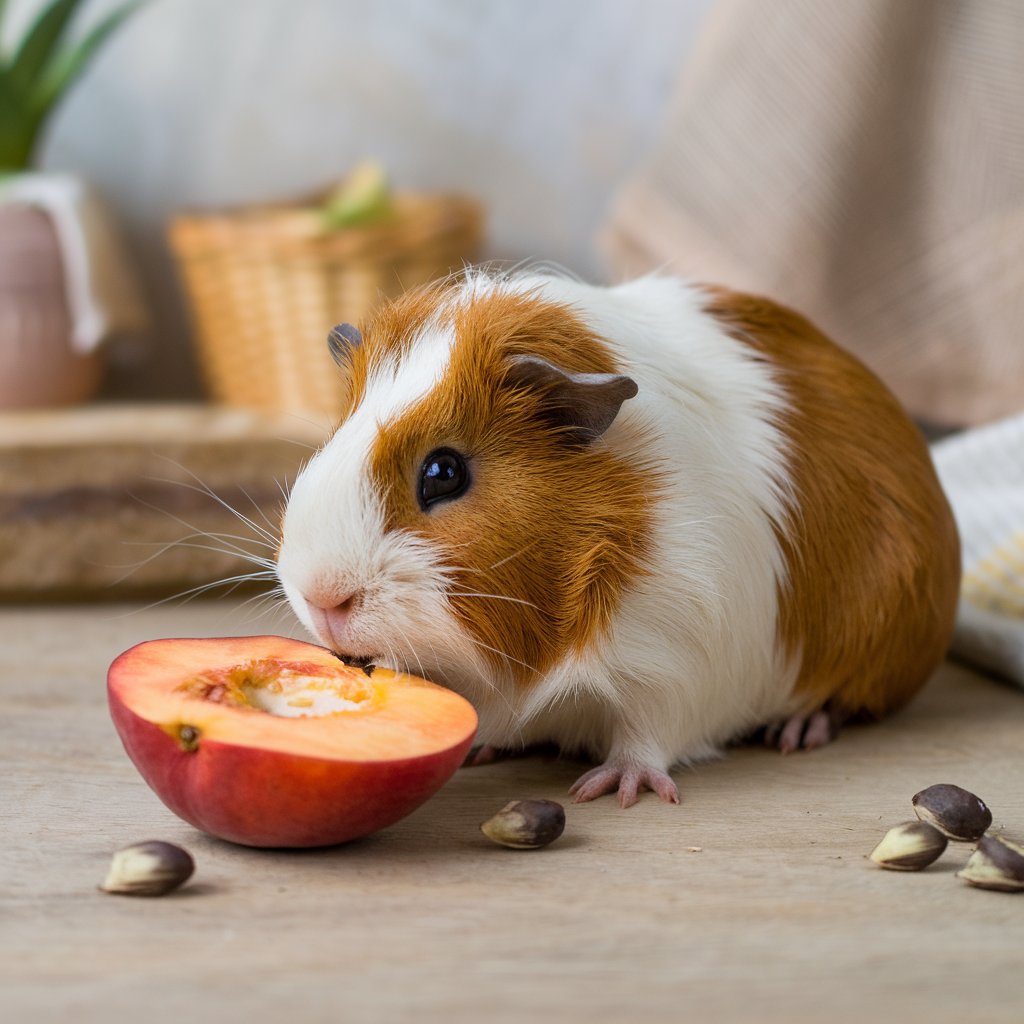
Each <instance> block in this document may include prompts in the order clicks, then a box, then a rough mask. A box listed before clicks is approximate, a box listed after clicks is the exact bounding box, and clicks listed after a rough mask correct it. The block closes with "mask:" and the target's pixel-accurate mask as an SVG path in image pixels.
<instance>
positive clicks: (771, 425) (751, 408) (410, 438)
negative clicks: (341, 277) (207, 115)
mask: <svg viewBox="0 0 1024 1024" xmlns="http://www.w3.org/2000/svg"><path fill="white" fill-rule="evenodd" d="M330 346H331V351H332V353H333V354H334V356H335V359H336V361H337V362H338V364H339V366H340V367H341V371H342V372H341V374H340V381H339V387H340V388H341V389H342V391H343V395H344V407H343V408H344V411H343V415H342V418H341V421H340V426H339V427H338V428H337V430H336V432H335V433H334V434H333V436H332V437H331V438H330V440H329V441H327V443H326V444H325V445H324V446H323V447H322V448H321V449H320V450H319V451H318V452H317V453H316V454H315V455H314V456H313V457H312V458H311V459H310V461H309V462H308V464H307V465H306V466H305V468H304V469H303V470H302V471H301V472H300V474H299V476H298V477H297V479H296V481H295V483H294V486H293V488H292V490H291V493H290V496H289V500H288V502H287V506H286V508H285V511H284V516H283V522H282V535H281V543H280V548H279V552H278V563H277V568H278V575H279V578H280V581H281V584H282V586H283V590H284V592H285V594H286V596H287V598H288V600H289V601H290V603H291V605H292V607H293V608H294V610H295V613H296V614H297V616H298V618H299V619H300V620H301V621H302V623H304V624H305V626H306V627H307V628H308V629H309V630H310V631H311V633H312V634H313V635H314V636H315V637H316V638H317V639H318V640H319V641H320V642H322V643H323V644H324V645H325V646H327V647H329V648H331V649H332V650H333V651H334V652H335V653H336V654H337V655H338V656H339V657H341V658H342V659H343V660H348V661H350V662H356V663H362V664H366V663H368V662H374V663H377V662H380V663H384V664H387V665H389V666H391V667H394V668H397V669H401V670H405V671H410V672H413V673H415V674H418V675H422V676H425V677H427V678H429V679H432V680H434V681H436V682H439V683H441V684H443V685H446V686H448V687H450V688H452V689H454V690H456V691H458V692H460V693H462V694H463V695H464V696H466V697H467V698H469V699H470V700H471V701H472V702H473V703H474V705H475V706H476V708H477V710H478V713H479V718H480V729H479V734H478V738H479V740H480V741H481V742H482V743H483V744H484V746H483V748H482V750H481V751H480V753H479V754H478V755H477V760H478V761H486V760H488V759H490V758H491V757H493V756H494V755H495V753H496V752H497V751H508V750H513V749H517V748H524V747H526V746H529V745H533V744H537V743H541V742H544V743H554V744H557V745H558V746H559V748H561V750H563V751H564V752H567V753H573V754H578V755H582V756H585V757H589V758H591V759H592V760H593V761H594V762H595V763H597V764H598V765H599V767H595V768H594V769H592V770H590V771H588V772H586V773H585V774H584V775H583V776H582V777H581V778H580V779H579V780H578V781H577V782H576V783H575V785H574V786H573V787H572V789H571V790H570V793H572V794H573V795H574V796H575V799H576V800H577V801H585V800H591V799H593V798H595V797H597V796H600V795H601V794H604V793H609V792H615V791H617V792H618V799H619V803H620V804H621V805H622V806H629V805H630V804H632V803H633V802H635V800H636V799H637V794H638V792H640V791H641V790H643V789H649V790H652V791H653V792H655V793H657V794H658V795H659V796H660V797H661V798H662V799H663V800H665V801H670V802H678V799H679V796H678V791H677V788H676V785H675V783H674V781H673V779H672V777H671V776H670V774H669V770H670V769H671V768H672V767H673V766H676V765H687V764H692V763H694V762H696V761H699V760H701V759H704V758H708V757H710V756H713V755H715V754H716V753H718V752H720V751H721V750H722V748H723V746H724V745H726V744H728V743H729V742H730V741H733V740H736V739H738V738H741V737H745V736H749V735H750V734H752V733H754V732H756V731H757V730H758V729H759V728H765V729H766V730H767V735H768V736H769V737H770V738H771V739H772V741H773V742H774V743H775V744H777V745H778V746H779V748H780V749H781V750H783V751H784V752H788V751H790V750H794V749H797V748H800V747H803V748H811V747H814V746H818V745H820V744H823V743H825V742H827V741H828V740H829V739H830V738H831V737H832V734H833V733H834V731H835V730H836V728H837V726H838V724H839V723H841V722H843V721H845V720H849V719H852V718H858V719H865V718H867V719H873V718H878V717H879V716H882V715H885V714H886V713H888V712H890V711H892V710H894V709H896V708H898V707H900V706H901V705H903V704H904V703H905V702H906V701H907V700H909V699H910V697H911V696H912V695H913V694H914V693H915V692H916V691H917V690H918V689H919V688H920V687H921V686H922V685H923V684H924V683H925V681H926V680H927V679H928V677H929V675H930V674H931V673H932V671H933V670H934V669H935V668H936V666H937V665H938V663H939V662H940V661H941V659H942V658H943V656H944V654H945V651H946V648H947V644H948V641H949V638H950V634H951V631H952V626H953V619H954V612H955V608H956V604H957V595H958V590H959V574H960V556H959V541H958V537H957V531H956V527H955V525H954V521H953V517H952V514H951V511H950V508H949V505H948V503H947V501H946V498H945V496H944V495H943V493H942V490H941V488H940V485H939V483H938V480H937V478H936V475H935V472H934V470H933V467H932V464H931V460H930V457H929V453H928V449H927V447H926V445H925V443H924V440H923V438H922V436H921V434H920V433H919V431H918V430H917V428H916V427H915V426H914V424H913V423H912V422H911V421H910V419H909V418H908V417H907V415H906V414H905V413H904V412H903V411H902V409H901V407H900V405H899V403H898V402H897V401H896V399H895V398H894V397H893V395H892V394H891V393H890V392H889V391H888V390H887V389H886V388H885V387H884V386H883V384H882V383H881V382H880V381H879V380H878V379H877V378H876V377H875V376H874V375H873V374H872V373H871V372H870V371H868V370H867V369H866V368H865V367H864V366H863V365H862V364H861V363H860V362H858V361H857V360H856V359H854V358H853V357H852V356H850V355H849V354H847V353H846V352H844V351H843V350H841V349H840V348H839V347H838V346H836V345H835V344H833V343H832V342H831V341H829V340H828V339H827V338H826V337H824V336H823V335H822V334H821V333H820V332H819V331H818V330H816V329H815V327H814V326H812V324H810V323H809V322H808V321H807V320H806V319H804V318H803V317H801V316H800V315H798V314H797V313H795V312H792V311H791V310H789V309H786V308H783V307H782V306H780V305H777V304H776V303H774V302H772V301H769V300H768V299H764V298H756V297H752V296H748V295H742V294H736V293H733V292H731V291H728V290H725V289H722V288H711V287H705V286H698V285H693V284H688V283H684V282H682V281H679V280H675V279H672V278H670V277H663V276H650V277H644V278H641V279H638V280H635V281H632V282H629V283H626V284H622V285H618V286H615V287H607V288H606V287H598V286H591V285H587V284H584V283H581V282H578V281H576V280H571V279H568V278H566V277H560V276H551V275H544V274H531V273H517V274H504V275H503V274H494V273H489V272H486V271H475V272H470V273H468V274H467V275H465V276H463V277H462V278H460V279H458V280H456V281H453V282H447V283H445V284H442V285H438V286H436V287H432V288H427V289H423V290H419V291H415V292H412V293H410V294H407V295H405V296H403V297H401V298H399V299H397V300H396V301H394V302H393V303H392V304H390V305H388V306H387V307H386V308H384V309H383V310H382V311H380V312H379V313H377V314H375V315H374V316H373V317H372V318H371V319H369V321H368V322H367V323H365V324H363V325H361V326H360V327H355V326H352V325H349V324H343V325H340V326H338V327H336V328H335V329H334V331H333V332H332V333H331V337H330Z"/></svg>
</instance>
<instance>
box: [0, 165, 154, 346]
mask: <svg viewBox="0 0 1024 1024" xmlns="http://www.w3.org/2000/svg"><path fill="white" fill-rule="evenodd" d="M0 203H25V204H28V205H31V206H35V207H38V208H39V209H41V210H44V211H45V212H46V213H47V214H49V216H50V218H51V219H52V221H53V225H54V230H55V231H56V232H57V240H58V242H59V244H60V251H61V256H62V259H63V265H64V287H65V289H66V292H67V303H68V310H69V311H70V314H71V321H72V333H71V344H72V347H73V348H74V349H75V351H77V352H80V353H82V354H83V355H85V354H87V353H89V352H92V351H93V350H95V349H96V348H97V347H98V346H99V345H100V344H101V343H102V342H103V341H105V340H106V339H107V338H108V337H109V336H110V335H112V334H117V333H122V332H129V333H130V332H135V331H141V330H143V329H144V328H145V327H146V324H147V316H146V310H145V307H144V305H143V303H142V299H141V296H140V294H139V288H138V283H137V281H136V278H135V275H134V274H133V273H132V270H131V266H130V264H129V262H128V259H127V257H126V255H125V253H124V250H123V248H122V244H121V241H120V239H119V238H118V236H117V232H116V230H115V228H114V225H113V223H112V222H111V219H110V215H109V214H108V213H107V211H106V209H105V208H104V206H103V204H102V203H101V202H100V201H99V199H98V198H97V197H96V195H95V193H94V192H93V191H92V190H91V189H89V188H88V187H87V186H86V185H85V183H84V182H82V181H81V180H80V179H78V178H75V177H72V176H71V175H62V174H36V173H26V174H16V175H13V176H11V177H9V178H3V179H0Z"/></svg>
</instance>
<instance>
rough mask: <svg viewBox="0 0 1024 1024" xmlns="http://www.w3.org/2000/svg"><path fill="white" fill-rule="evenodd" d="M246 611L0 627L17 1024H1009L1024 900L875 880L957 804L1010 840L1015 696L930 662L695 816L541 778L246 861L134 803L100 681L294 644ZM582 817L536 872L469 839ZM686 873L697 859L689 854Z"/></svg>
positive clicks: (457, 797) (739, 756)
mask: <svg viewBox="0 0 1024 1024" xmlns="http://www.w3.org/2000/svg"><path fill="white" fill-rule="evenodd" d="M247 614H248V613H247V612H246V611H245V610H244V609H243V608H242V607H241V606H240V605H239V604H237V603H233V602H230V601H221V602H217V603H207V604H202V605H190V606H184V607H177V608H166V607H165V608H163V609H154V610H149V611H140V610H138V609H132V608H129V607H126V608H123V609H122V608H118V607H105V608H100V609H96V608H88V607H67V608H46V609H44V608H37V609H32V610H22V609H11V608H9V609H6V610H2V611H0V635H2V637H3V643H2V644H0V708H2V713H0V757H2V765H0V771H2V777H3V779H4V784H3V786H2V787H0V812H2V819H3V836H4V843H3V850H2V853H0V900H2V906H0V998H2V1000H3V1007H4V1009H3V1017H4V1020H5V1021H6V1022H8V1024H21V1022H26V1024H27V1022H32V1024H37V1022H48V1021H65V1020H71V1019H73V1020H75V1021H76V1022H82V1024H89V1022H93V1021H96V1022H100V1021H102V1022H107V1021H111V1020H115V1021H117V1020H139V1019H141V1020H144V1021H146V1024H159V1022H163V1021H180V1020H183V1019H186V1020H189V1021H190V1022H196V1021H200V1022H202V1021H215V1020H216V1021H221V1020H241V1019H245V1020H246V1021H249V1022H255V1024H261V1022H263V1021H268V1022H269V1021H282V1020H289V1021H296V1022H299V1021H301V1022H303V1024H306V1022H320V1021H324V1022H327V1021H331V1022H336V1021H356V1022H361V1021H373V1022H376V1021H383V1022H391V1021H396V1022H403V1021H417V1022H422V1021H471V1020H472V1021H474V1022H480V1021H486V1022H505V1021H509V1022H511V1021H520V1020H523V1019H528V1018H529V1017H539V1018H541V1019H547V1020H556V1021H559V1022H576V1021H580V1022H583V1021H586V1022H588V1024H604V1022H608V1024H617V1022H623V1021H678V1020H680V1019H686V1020H693V1021H716V1022H717V1021H757V1022H771V1021H776V1020H777V1021H783V1020H785V1021H820V1020H827V1021H829V1022H830V1024H834V1022H840V1024H842V1022H847V1021H849V1022H852V1021H866V1020H898V1019H903V1020H914V1021H917V1020H927V1021H929V1024H937V1022H945V1021H949V1022H953V1021H956V1022H958V1024H959V1022H962V1021H964V1020H985V1021H987V1022H1002V1021H1006V1022H1010V1021H1017V1020H1019V1014H1020V997H1021V992H1022V982H1021V975H1020V960H1019V951H1020V949H1021V948H1022V946H1024V897H1015V896H1013V895H1007V894H1000V893H989V892H982V891H979V890H973V889H970V888H968V887H967V886H966V885H965V884H964V883H962V882H961V881H959V880H958V879H956V878H954V877H953V872H954V870H956V869H957V868H958V867H959V866H961V865H962V864H963V863H964V862H965V861H966V859H967V856H968V853H969V851H970V848H971V847H970V844H950V849H949V850H947V852H946V853H945V855H944V856H943V857H942V858H941V859H940V860H939V861H938V862H937V863H936V864H935V865H933V866H932V867H930V868H929V869H927V870H925V871H923V872H921V873H919V874H903V873H896V872H885V871H882V870H880V869H878V868H876V867H874V866H873V865H872V864H871V863H870V862H869V861H868V860H867V854H868V853H869V852H870V851H871V849H872V848H873V846H874V845H875V843H876V842H877V841H878V839H880V837H881V836H882V834H883V833H884V832H885V830H886V829H887V828H888V827H889V826H890V825H892V824H895V823H897V822H899V821H902V820H905V819H907V818H911V817H913V812H912V809H911V804H910V797H911V796H912V795H913V794H914V793H915V792H917V791H918V790H919V789H922V788H923V787H925V786H927V785H930V784H931V783H935V782H955V783H958V784H960V785H962V786H965V787H966V788H968V789H971V790H973V791H975V792H977V793H978V794H979V795H981V796H982V797H983V798H984V799H985V800H986V801H987V802H988V803H989V805H990V806H991V808H992V810H993V813H994V816H995V822H994V824H993V831H1000V830H1005V831H1006V832H1007V834H1009V835H1011V836H1016V837H1018V838H1020V837H1021V836H1022V835H1024V786H1022V785H1021V777H1022V773H1021V767H1020V765H1021V761H1020V750H1021V746H1022V739H1024V703H1022V698H1021V695H1020V694H1019V693H1018V692H1016V691H1014V690H1012V689H1010V688H1008V687H1004V686H1002V685H1000V684H998V683H994V682H991V681H988V680H985V679H982V678H981V677H979V676H976V675H974V674H973V673H971V672H969V671H967V670H966V669H963V668H959V667H955V666H952V665H948V664H947V665H944V666H943V667H942V669H941V670H940V671H939V673H938V675H937V677H936V678H935V679H934V680H933V681H932V683H931V684H930V685H929V686H928V687H927V688H926V689H925V691H924V692H923V693H922V694H921V696H920V697H918V698H917V699H916V700H915V701H914V702H913V703H912V704H911V705H910V707H909V708H907V709H906V710H905V711H903V712H901V713H900V714H898V715H896V716H894V717H893V718H891V719H889V720H887V721H885V722H884V723H882V724H880V725H874V726H865V727H858V728H851V729H849V730H847V731H846V732H844V733H843V734H842V735H841V736H840V738H839V740H838V742H836V743H835V744H833V745H832V746H829V747H827V748H824V749H822V750H819V751H815V752H814V753H811V754H795V755H791V756H789V757H782V756H780V755H778V754H777V753H774V752H770V751H767V750H763V749H759V748H743V749H737V750H733V751H730V752H729V753H728V755H727V756H726V757H725V758H723V759H722V760H720V761H717V762H714V763H711V764H706V765H702V766H699V767H697V768H696V769H693V770H690V771H686V772H681V773H678V774H677V780H678V782H679V784H680V789H681V792H682V796H683V802H682V804H681V806H678V807H673V806H668V805H665V804H661V803H660V802H658V801H657V800H655V799H654V798H653V797H651V796H650V795H647V796H645V797H643V798H642V799H641V800H640V802H639V803H638V804H637V805H636V806H635V807H633V808H631V809H630V810H628V811H622V810H620V809H619V808H618V806H617V805H616V804H615V803H614V801H612V800H610V799H602V800H598V801H597V802H595V803H592V804H585V805H580V806H575V805H571V804H568V803H567V802H566V797H565V790H566V788H567V787H568V786H569V784H570V783H571V782H572V781H573V779H574V778H575V777H576V775H577V774H578V772H579V770H580V766H579V765H577V764H574V763H569V762H561V761H557V760H553V759H545V758H543V757H532V758H526V759H521V760H512V761H505V762H501V763H498V764H494V765H491V766H488V767H483V768H477V769H463V770H461V771H460V772H459V773H457V774H456V776H455V778H454V779H453V780H452V782H451V783H450V784H449V785H448V786H447V787H445V788H444V789H443V790H442V791H441V793H440V794H439V795H438V796H436V797H435V798H433V799H432V800H431V801H429V802H428V803H427V804H426V805H424V806H423V807H422V808H421V809H420V810H418V811H417V812H416V813H415V814H413V815H412V816H411V817H409V818H407V819H406V820H405V821H403V822H400V823H399V824H398V825H395V826H393V827H392V828H390V829H387V830H386V831H384V832H382V833H379V834H378V835H376V836H373V837H370V838H368V839H365V840H362V841H359V842H356V843H352V844H350V845H348V846H344V847H338V848H334V849H327V850H321V851H310V852H275V851H257V850H248V849H245V848H242V847H236V846H232V845H229V844H227V843H223V842H220V841H217V840H214V839H211V838H208V837H205V836H203V835H201V834H200V833H198V832H196V831H195V830H194V829H192V828H191V827H190V826H188V825H185V824H184V823H182V822H180V821H178V820H177V819H176V818H174V816H173V815H171V813H170V812H169V811H167V810H166V809H165V808H164V807H163V805H162V804H160V802H159V801H158V800H157V798H156V797H155V796H154V795H153V794H152V793H151V792H150V791H149V790H148V789H147V788H146V786H145V784H144V783H143V782H142V780H141V779H140V777H139V776H138V775H137V774H136V772H135V770H134V769H133V768H132V766H131V764H130V763H129V762H128V760H127V758H126V756H125V755H124V753H123V751H122V750H121V747H120V744H119V742H118V739H117V737H116V735H115V733H114V731H113V727H112V726H111V724H110V721H109V719H108V717H107V713H106V708H105V698H104V678H105V671H106V667H107V665H108V663H109V662H110V661H111V660H112V659H113V657H114V656H115V655H116V654H118V653H120V651H121V650H122V649H124V648H126V647H128V646H130V645H131V644H133V643H135V642H137V641H139V640H142V639H147V638H151V637H156V636H174V635H179V636H181V635H194V636H201V635H225V634H237V633H245V632H254V633H255V632H263V631H267V630H272V631H274V630H276V631H280V630H282V629H283V630H286V631H290V630H291V629H292V625H291V622H290V620H289V619H288V617H287V616H286V615H284V614H282V615H281V617H280V618H279V619H276V620H275V619H273V618H271V619H262V620H254V619H248V620H247ZM515 797H549V798H552V799H557V800H560V801H562V802H564V803H566V809H567V816H568V822H567V826H566V830H565V834H564V836H563V837H562V839H560V840H559V841H558V842H557V843H555V844H554V845H552V846H550V847H548V848H546V849H543V850H539V851H532V852H522V851H512V850H506V849H503V848H499V847H496V846H493V845H492V844H491V843H489V842H488V840H487V839H485V838H484V837H483V836H482V835H481V834H480V832H479V831H478V825H479V823H480V822H481V821H483V820H484V819H485V818H487V817H489V816H490V815H491V814H492V813H493V812H494V811H496V810H497V809H498V808H500V807H501V806H502V805H503V804H504V803H505V802H506V801H507V800H509V799H512V798H515ZM152 838H160V839H165V840H169V841H172V842H177V843H179V844H182V845H184V846H186V847H188V848H189V849H190V850H191V851H192V853H193V854H194V856H195V858H196V863H197V869H196V874H195V877H194V879H193V880H192V881H191V882H190V883H189V884H188V885H187V886H186V887H185V888H184V889H183V890H181V891H180V892H179V893H177V894H174V895H171V896H168V897H165V898H163V899H156V900H142V899H132V898H127V897H113V896H107V895H103V894H101V893H99V892H98V891H97V889H96V886H97V884H98V883H99V882H100V881H101V880H102V877H103V875H104V873H105V870H106V867H107V864H108V861H109V857H110V854H111V852H112V851H113V850H114V849H116V848H117V847H120V846H123V845H126V844H128V843H131V842H135V841H139V840H144V839H152ZM690 847H700V852H691V851H690V850H689V848H690Z"/></svg>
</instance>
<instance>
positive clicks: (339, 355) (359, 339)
mask: <svg viewBox="0 0 1024 1024" xmlns="http://www.w3.org/2000/svg"><path fill="white" fill-rule="evenodd" d="M362 343H363V336H362V334H360V333H359V328H358V327H355V326H354V325H353V324H338V325H337V326H336V327H332V328H331V333H330V334H328V335H327V348H328V350H329V351H330V353H331V358H332V359H333V360H334V361H335V362H336V363H337V364H338V366H340V367H341V368H342V369H344V368H345V366H346V364H347V362H348V354H349V352H351V351H352V349H354V348H358V347H359V346H360V345H362Z"/></svg>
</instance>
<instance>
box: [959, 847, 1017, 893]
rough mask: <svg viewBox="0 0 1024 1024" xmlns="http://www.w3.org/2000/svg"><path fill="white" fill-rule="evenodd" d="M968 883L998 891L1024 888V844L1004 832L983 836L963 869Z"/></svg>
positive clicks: (961, 873) (963, 876) (960, 872)
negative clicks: (999, 834)
mask: <svg viewBox="0 0 1024 1024" xmlns="http://www.w3.org/2000/svg"><path fill="white" fill-rule="evenodd" d="M957 878H962V879H963V880H964V881H965V882H967V883H968V884H969V885H973V886H975V887H977V888H978V889H994V890H995V891H996V892H1021V891H1022V890H1024V847H1022V846H1020V845H1018V844H1017V843H1013V842H1011V841H1010V840H1009V839H1006V838H1004V837H1003V836H982V837H981V840H980V841H979V843H978V848H977V849H976V850H975V851H974V853H972V854H971V857H970V860H968V861H967V863H966V864H965V865H964V869H963V870H962V871H959V872H957Z"/></svg>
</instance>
